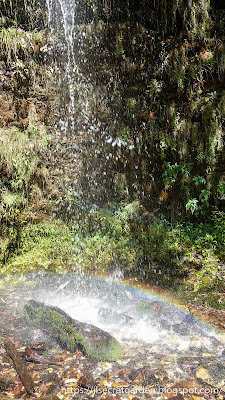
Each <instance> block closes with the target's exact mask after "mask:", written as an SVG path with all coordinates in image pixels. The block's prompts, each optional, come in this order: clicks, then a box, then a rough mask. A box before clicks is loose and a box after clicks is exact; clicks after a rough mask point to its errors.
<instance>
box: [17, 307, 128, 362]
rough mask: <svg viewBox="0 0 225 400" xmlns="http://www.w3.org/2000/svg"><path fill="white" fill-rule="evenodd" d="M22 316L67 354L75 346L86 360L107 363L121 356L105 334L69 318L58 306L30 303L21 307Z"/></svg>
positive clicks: (117, 348) (118, 345)
mask: <svg viewBox="0 0 225 400" xmlns="http://www.w3.org/2000/svg"><path fill="white" fill-rule="evenodd" d="M24 316H25V318H26V321H27V322H28V323H29V324H31V325H35V326H38V327H39V328H41V329H43V330H45V331H46V332H47V333H48V334H49V335H50V336H52V337H53V338H54V339H56V340H57V341H58V342H59V343H60V344H61V345H62V346H64V347H65V348H66V349H67V350H69V351H71V352H73V351H74V350H75V349H76V348H77V347H79V348H80V349H81V350H82V351H83V352H84V353H85V354H86V355H87V356H89V357H92V358H95V359H97V360H102V361H110V362H111V361H116V360H118V359H119V358H120V356H121V352H122V349H121V345H120V344H119V343H118V342H117V340H116V339H114V338H113V337H112V336H111V335H110V334H109V333H107V332H104V331H102V330H101V329H99V328H97V327H95V326H93V325H90V324H86V323H83V322H79V321H76V320H74V319H72V318H71V317H70V316H69V315H68V314H66V313H65V312H64V311H62V310H61V309H60V308H58V307H52V306H47V305H45V304H44V303H40V302H37V301H35V300H30V301H28V303H27V304H26V305H25V306H24Z"/></svg>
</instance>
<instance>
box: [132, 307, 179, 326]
mask: <svg viewBox="0 0 225 400" xmlns="http://www.w3.org/2000/svg"><path fill="white" fill-rule="evenodd" d="M136 307H137V309H138V310H139V311H140V312H141V313H142V314H144V315H147V316H149V317H150V318H152V319H153V320H154V321H155V322H159V323H167V324H168V325H173V324H180V323H182V322H183V320H184V319H185V313H183V312H182V311H179V310H176V309H175V308H174V307H172V306H170V305H169V304H166V303H163V302H162V301H152V302H151V303H149V302H145V301H140V302H138V303H137V306H136Z"/></svg>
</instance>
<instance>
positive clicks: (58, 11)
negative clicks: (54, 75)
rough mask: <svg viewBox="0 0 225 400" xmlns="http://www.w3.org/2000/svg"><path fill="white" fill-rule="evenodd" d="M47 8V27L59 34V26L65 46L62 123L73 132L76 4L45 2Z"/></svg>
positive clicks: (71, 2)
mask: <svg viewBox="0 0 225 400" xmlns="http://www.w3.org/2000/svg"><path fill="white" fill-rule="evenodd" d="M46 3H47V8H48V25H49V28H50V29H51V31H52V32H57V33H58V34H60V33H61V32H60V31H61V25H62V28H63V36H64V38H63V39H64V42H65V45H66V55H65V58H66V59H65V77H64V79H65V80H66V82H67V87H68V91H69V101H70V103H69V104H68V105H65V108H67V107H68V115H69V118H68V121H63V122H64V129H65V130H66V131H67V130H68V128H70V129H71V131H72V132H73V131H74V113H75V94H74V88H75V84H76V81H75V80H76V71H77V64H76V57H75V50H74V36H75V29H74V28H75V13H76V3H75V1H74V0H67V1H64V0H46Z"/></svg>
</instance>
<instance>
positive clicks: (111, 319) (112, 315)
mask: <svg viewBox="0 0 225 400" xmlns="http://www.w3.org/2000/svg"><path fill="white" fill-rule="evenodd" d="M98 317H99V319H100V321H102V322H104V323H107V324H113V323H116V324H119V325H132V324H134V319H133V318H131V317H129V316H128V315H126V314H123V313H118V312H116V311H115V310H111V309H110V308H100V309H99V311H98Z"/></svg>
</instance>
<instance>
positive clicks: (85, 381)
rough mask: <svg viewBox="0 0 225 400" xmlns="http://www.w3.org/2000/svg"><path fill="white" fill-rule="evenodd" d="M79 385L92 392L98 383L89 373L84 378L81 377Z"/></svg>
mask: <svg viewBox="0 0 225 400" xmlns="http://www.w3.org/2000/svg"><path fill="white" fill-rule="evenodd" d="M77 385H78V386H80V387H82V388H85V389H88V390H91V389H93V388H94V387H96V386H97V382H96V381H95V380H94V378H93V376H92V375H91V373H90V372H88V371H87V372H85V374H84V375H83V376H81V377H80V379H79V380H78V382H77Z"/></svg>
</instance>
